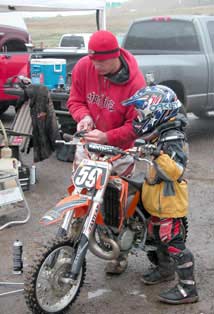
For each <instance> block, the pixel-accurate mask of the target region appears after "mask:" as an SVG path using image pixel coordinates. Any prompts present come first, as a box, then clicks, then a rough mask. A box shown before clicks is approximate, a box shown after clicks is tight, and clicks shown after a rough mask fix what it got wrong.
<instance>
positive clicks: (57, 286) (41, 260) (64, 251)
mask: <svg viewBox="0 0 214 314" xmlns="http://www.w3.org/2000/svg"><path fill="white" fill-rule="evenodd" d="M73 258H74V247H73V243H72V242H71V241H70V240H68V239H60V240H57V241H56V239H55V240H53V241H51V242H49V243H48V244H47V245H46V246H45V247H44V248H43V249H42V250H41V251H40V252H39V253H38V255H37V256H36V258H35V259H34V260H33V262H32V264H31V266H29V269H28V270H27V272H26V275H25V285H24V293H25V300H26V303H27V305H28V307H29V308H30V310H31V311H32V313H36V314H49V313H52V314H57V313H61V314H62V313H66V311H67V310H68V308H69V307H70V306H71V305H72V304H73V302H74V301H75V299H76V297H77V296H78V294H79V292H80V288H81V286H82V285H83V282H84V279H85V273H86V261H85V260H84V262H83V265H82V267H81V270H80V273H79V275H78V277H77V280H76V281H75V284H72V283H71V282H67V281H66V280H65V278H67V277H66V275H67V274H68V272H69V271H70V269H71V265H72V262H73Z"/></svg>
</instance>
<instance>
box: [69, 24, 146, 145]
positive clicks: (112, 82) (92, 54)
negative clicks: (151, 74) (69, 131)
mask: <svg viewBox="0 0 214 314" xmlns="http://www.w3.org/2000/svg"><path fill="white" fill-rule="evenodd" d="M145 86H146V82H145V79H144V76H143V74H142V73H141V71H140V70H139V68H138V65H137V62H136V60H135V58H134V56H133V55H132V54H131V53H129V52H128V51H126V50H125V49H123V48H120V47H119V45H118V42H117V39H116V37H115V36H114V35H113V34H112V33H111V32H109V31H106V30H100V31H97V32H95V33H94V34H93V35H92V36H91V38H90V40H89V44H88V56H86V57H83V58H81V59H80V60H79V61H78V62H77V64H76V65H75V67H74V69H73V72H72V85H71V92H70V97H69V99H68V102H67V106H68V109H69V111H70V113H71V115H72V117H73V119H74V120H75V121H77V123H78V124H77V130H83V129H84V130H88V131H90V132H88V133H87V135H86V140H87V141H90V142H95V143H100V144H105V143H107V144H109V145H113V146H117V147H120V148H129V147H131V146H132V144H133V140H134V139H135V138H136V135H135V134H134V132H133V128H132V120H133V119H134V118H135V117H136V112H135V109H134V107H130V108H129V107H124V106H122V105H121V102H122V101H123V100H125V99H127V98H129V97H130V96H132V95H134V93H135V92H136V91H137V90H138V89H139V88H143V87H145Z"/></svg>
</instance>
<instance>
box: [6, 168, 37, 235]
mask: <svg viewBox="0 0 214 314" xmlns="http://www.w3.org/2000/svg"><path fill="white" fill-rule="evenodd" d="M18 202H23V203H24V205H25V207H24V208H25V211H26V218H25V219H22V220H12V221H9V222H7V223H5V224H3V225H2V226H0V230H3V229H4V228H6V227H8V226H11V225H17V224H25V223H26V222H27V221H28V220H29V219H30V216H31V211H30V207H29V205H28V203H27V200H26V199H25V196H24V193H23V191H22V187H21V184H20V182H19V179H18V176H17V174H16V173H12V172H10V171H4V170H0V211H1V208H3V206H5V205H9V204H13V203H18Z"/></svg>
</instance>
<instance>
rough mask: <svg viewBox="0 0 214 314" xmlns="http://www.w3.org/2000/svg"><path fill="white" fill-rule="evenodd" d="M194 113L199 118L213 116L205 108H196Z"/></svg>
mask: <svg viewBox="0 0 214 314" xmlns="http://www.w3.org/2000/svg"><path fill="white" fill-rule="evenodd" d="M193 113H194V115H195V116H196V117H198V118H199V119H210V118H211V116H210V115H209V112H208V111H205V110H195V111H193Z"/></svg>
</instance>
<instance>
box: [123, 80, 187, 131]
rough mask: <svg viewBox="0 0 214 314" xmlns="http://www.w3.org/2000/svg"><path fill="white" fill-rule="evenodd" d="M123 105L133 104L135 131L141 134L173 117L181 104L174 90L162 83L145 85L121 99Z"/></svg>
mask: <svg viewBox="0 0 214 314" xmlns="http://www.w3.org/2000/svg"><path fill="white" fill-rule="evenodd" d="M122 104H123V105H124V106H129V105H134V106H135V107H136V109H137V112H138V118H137V119H136V120H134V122H133V127H134V130H135V132H136V133H137V134H138V135H139V136H142V135H144V134H146V133H149V132H152V131H153V130H154V129H155V128H156V127H157V126H159V125H161V124H162V123H164V122H166V121H168V120H169V119H171V118H173V117H175V116H176V115H177V113H178V111H179V108H180V107H181V106H182V105H181V103H180V101H179V100H178V98H177V96H176V94H175V92H174V91H173V90H172V89H171V88H169V87H167V86H164V85H154V86H147V87H145V88H142V89H140V90H138V91H137V92H136V93H135V94H134V95H133V96H132V97H130V98H129V99H127V100H125V101H123V103H122Z"/></svg>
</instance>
